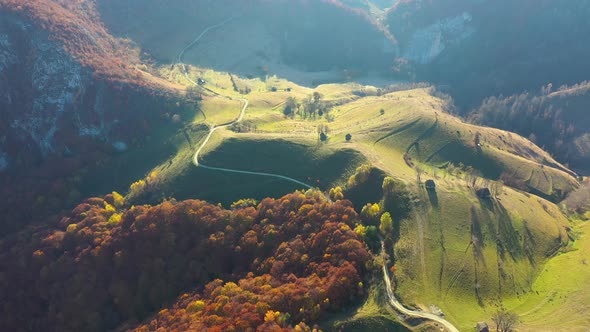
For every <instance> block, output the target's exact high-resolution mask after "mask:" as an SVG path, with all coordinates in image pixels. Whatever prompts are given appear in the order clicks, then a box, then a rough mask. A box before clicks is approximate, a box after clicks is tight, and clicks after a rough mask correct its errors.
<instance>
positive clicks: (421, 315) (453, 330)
mask: <svg viewBox="0 0 590 332" xmlns="http://www.w3.org/2000/svg"><path fill="white" fill-rule="evenodd" d="M381 252H382V253H384V252H385V244H384V243H383V241H381ZM383 281H384V282H385V288H386V290H387V298H388V300H389V304H390V305H391V306H392V307H393V308H394V309H395V310H396V311H397V312H399V313H401V314H403V315H405V316H410V317H417V318H423V319H428V320H431V321H434V322H437V323H439V324H440V325H442V326H444V328H445V330H446V331H448V332H459V330H458V329H457V328H456V327H455V326H454V325H453V324H451V323H449V321H447V320H446V319H444V318H442V317H439V316H437V315H434V314H431V313H427V312H422V311H416V310H410V309H407V308H406V307H404V306H403V305H402V304H401V303H400V302H399V300H398V299H397V298H396V297H395V294H394V293H393V289H392V288H391V279H390V278H389V272H388V271H387V266H386V265H385V259H383Z"/></svg>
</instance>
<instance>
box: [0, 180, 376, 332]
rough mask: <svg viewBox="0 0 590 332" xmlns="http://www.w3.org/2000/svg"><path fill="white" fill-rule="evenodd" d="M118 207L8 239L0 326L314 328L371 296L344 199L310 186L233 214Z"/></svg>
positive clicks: (215, 209) (0, 258) (79, 212)
mask: <svg viewBox="0 0 590 332" xmlns="http://www.w3.org/2000/svg"><path fill="white" fill-rule="evenodd" d="M120 205H121V204H120V202H118V203H116V202H115V198H114V197H113V196H112V195H107V196H105V197H104V198H91V199H87V200H86V201H85V202H84V203H82V204H80V205H78V206H77V207H76V208H75V209H74V210H73V211H71V213H70V214H69V215H68V216H67V217H64V218H63V219H62V220H61V222H60V223H59V227H58V228H56V229H38V230H37V231H35V232H23V233H20V234H18V235H17V236H14V237H11V238H7V239H5V240H4V241H3V242H0V271H1V273H0V280H1V281H2V283H1V285H2V286H0V298H2V299H3V300H2V306H0V330H3V331H39V330H44V331H105V330H112V329H127V328H133V326H135V325H136V324H137V322H139V321H143V320H145V323H144V324H140V325H139V326H137V327H135V328H134V329H135V330H137V331H156V330H158V329H159V331H161V330H162V329H164V330H166V331H186V330H197V331H201V330H208V331H221V330H224V331H225V330H227V331H244V330H252V331H255V330H259V331H264V330H274V331H276V330H290V329H295V330H308V329H309V327H308V326H307V325H305V324H310V323H313V322H314V321H316V320H317V319H318V318H319V317H320V316H321V315H323V314H325V313H326V312H330V311H335V310H339V309H341V308H342V307H344V306H348V305H351V304H353V303H354V301H355V299H358V297H359V296H361V295H362V294H363V286H362V279H363V275H364V272H365V269H366V268H365V265H366V263H367V261H368V260H369V258H370V255H369V253H368V251H367V249H366V246H365V244H364V243H362V242H361V240H359V238H358V235H357V234H356V233H355V232H354V231H353V230H352V228H354V226H355V224H356V223H357V220H358V216H357V214H356V213H355V211H354V209H353V208H352V205H351V203H350V202H348V201H337V202H335V203H332V202H330V201H329V200H327V199H326V198H324V196H323V195H322V194H321V193H320V192H315V191H308V192H306V193H302V192H295V193H293V194H289V195H286V196H284V197H282V198H280V199H265V200H263V201H262V202H261V203H260V204H258V206H256V207H252V206H246V207H240V208H236V209H233V210H225V209H223V208H221V207H220V206H217V205H212V204H209V203H206V202H203V201H198V200H187V201H183V202H176V201H165V202H163V203H161V204H159V205H157V206H135V207H131V208H128V209H125V208H123V207H121V206H120ZM115 206H118V207H115ZM182 294H185V295H182ZM170 301H176V303H175V304H174V305H173V306H172V307H170V308H169V309H162V306H163V305H164V304H166V303H170ZM158 311H159V313H158V314H156V315H155V316H153V317H152V318H151V319H148V317H150V316H151V315H153V314H154V313H156V312H158ZM146 319H147V320H146ZM303 322H304V323H303Z"/></svg>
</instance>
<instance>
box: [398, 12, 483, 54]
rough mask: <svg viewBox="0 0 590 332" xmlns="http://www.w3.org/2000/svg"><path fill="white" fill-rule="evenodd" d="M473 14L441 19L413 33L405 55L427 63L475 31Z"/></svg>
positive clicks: (465, 13)
mask: <svg viewBox="0 0 590 332" xmlns="http://www.w3.org/2000/svg"><path fill="white" fill-rule="evenodd" d="M471 21H472V17H471V14H469V13H467V12H464V13H463V14H462V15H458V16H455V17H450V18H445V19H442V20H439V21H437V22H435V23H433V24H431V25H429V26H427V27H425V28H423V29H420V30H418V31H415V32H414V33H413V34H412V37H411V39H410V43H409V45H408V46H407V47H406V49H405V50H404V52H403V56H404V57H405V58H407V59H409V60H412V61H414V62H417V63H420V64H427V63H430V62H431V61H433V60H434V59H435V58H436V57H437V56H438V55H439V54H441V53H442V52H443V51H444V50H445V48H446V47H447V46H448V45H451V44H455V43H458V42H460V41H462V40H464V39H466V38H468V37H469V36H471V35H472V34H473V33H474V32H475V28H473V27H472V26H471V24H470V23H471Z"/></svg>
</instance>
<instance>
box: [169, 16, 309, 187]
mask: <svg viewBox="0 0 590 332" xmlns="http://www.w3.org/2000/svg"><path fill="white" fill-rule="evenodd" d="M234 18H235V17H230V18H228V19H227V20H225V21H223V22H221V23H218V24H215V25H212V26H210V27H207V28H206V29H205V30H203V32H201V34H200V35H199V36H198V37H197V38H195V40H193V41H192V42H191V43H189V44H188V45H186V46H185V47H184V48H183V49H182V50H181V51H180V53H178V57H177V61H176V62H177V64H179V65H181V68H182V73H183V75H184V77H185V78H186V79H187V80H188V81H189V82H191V83H192V84H194V85H195V86H199V84H198V83H197V82H195V81H193V80H192V79H191V78H190V76H189V75H188V71H187V70H186V68H185V66H184V63H183V62H182V58H183V57H184V53H186V51H187V50H188V49H190V48H191V47H193V46H194V45H195V44H196V43H198V42H199V40H201V38H203V37H204V36H205V35H206V34H207V33H208V32H209V31H211V30H213V29H215V28H219V27H222V26H224V25H225V24H226V23H228V22H230V21H231V20H233V19H234ZM205 89H206V90H207V91H209V92H211V93H213V94H215V95H217V96H219V97H223V98H228V99H231V100H238V101H240V102H242V103H243V106H242V109H241V110H240V115H239V116H238V117H237V118H236V119H235V120H233V121H231V122H229V123H226V124H223V125H219V126H215V125H209V133H208V134H207V137H205V140H204V141H203V143H201V146H199V148H198V149H197V151H196V152H195V154H194V156H193V164H194V165H195V166H197V167H202V168H204V169H209V170H214V171H220V172H228V173H237V174H246V175H258V176H265V177H271V178H276V179H281V180H285V181H289V182H293V183H295V184H298V185H300V186H303V187H305V188H307V189H309V188H311V186H310V185H308V184H306V183H304V182H301V181H299V180H296V179H293V178H291V177H288V176H284V175H279V174H272V173H264V172H251V171H243V170H238V169H231V168H223V167H213V166H207V165H204V164H200V163H199V154H200V153H201V151H202V150H203V148H204V147H205V145H207V143H208V142H209V140H210V139H211V136H213V133H214V132H215V131H217V130H219V129H223V128H227V127H229V126H231V125H234V124H236V123H239V122H241V121H242V120H243V119H244V115H245V114H246V109H247V108H248V105H249V104H250V102H249V101H248V99H244V98H232V97H228V96H224V95H220V94H219V93H217V92H215V91H213V90H210V89H207V88H205Z"/></svg>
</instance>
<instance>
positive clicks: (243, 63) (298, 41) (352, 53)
mask: <svg viewBox="0 0 590 332" xmlns="http://www.w3.org/2000/svg"><path fill="white" fill-rule="evenodd" d="M232 8H233V10H231V9H232ZM98 10H99V12H100V14H101V16H102V17H103V19H104V21H105V22H106V25H107V26H108V27H109V29H110V30H111V31H113V33H114V34H115V35H117V36H120V37H128V38H131V39H133V40H134V41H135V42H137V43H138V44H139V45H140V46H141V47H142V48H143V49H144V50H146V51H148V52H149V53H150V54H152V55H153V56H154V58H155V59H156V61H158V62H159V63H173V62H174V61H176V59H175V57H176V56H177V54H178V51H179V50H180V49H182V47H184V45H186V44H188V43H189V42H190V41H191V40H193V39H194V38H196V37H197V36H198V35H199V33H200V32H201V31H202V30H203V29H204V28H206V27H208V26H212V25H216V24H218V23H220V22H223V21H225V20H227V19H229V18H232V17H233V18H234V19H233V20H232V21H231V22H229V23H227V24H226V26H225V27H224V29H217V30H218V31H212V32H211V34H209V35H208V36H207V38H205V39H203V40H202V41H200V45H201V47H200V48H199V53H198V54H195V53H192V52H190V50H188V51H187V54H186V57H185V61H186V62H189V63H191V64H195V65H201V66H207V67H212V68H214V69H217V70H222V71H232V72H236V73H239V74H242V75H243V76H259V77H263V76H264V75H272V74H277V75H279V76H282V77H286V78H288V79H291V80H293V81H300V80H298V77H300V76H302V75H305V74H306V73H308V72H326V71H332V70H348V71H350V72H360V73H366V72H367V71H377V72H380V73H387V72H388V66H389V64H390V63H391V59H392V58H393V57H394V55H395V53H394V52H395V48H394V41H393V38H392V37H391V36H390V35H389V34H388V32H387V31H385V30H384V29H382V28H381V26H380V25H379V24H378V23H377V22H375V21H374V20H373V19H372V18H371V17H370V15H368V14H367V13H366V12H365V11H363V10H358V9H353V8H351V7H348V6H346V5H344V4H342V3H341V2H339V1H319V0H318V1H300V0H296V1H283V0H273V1H259V0H251V1H239V2H236V1H216V2H210V1H188V0H178V1H172V2H167V3H166V4H164V3H162V2H160V1H152V0H150V1H137V0H133V1H125V2H121V1H109V0H100V1H98ZM316 84H317V83H316Z"/></svg>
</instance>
